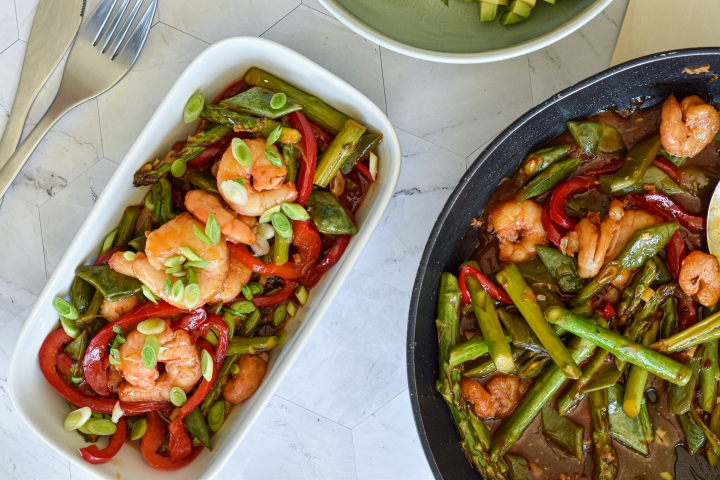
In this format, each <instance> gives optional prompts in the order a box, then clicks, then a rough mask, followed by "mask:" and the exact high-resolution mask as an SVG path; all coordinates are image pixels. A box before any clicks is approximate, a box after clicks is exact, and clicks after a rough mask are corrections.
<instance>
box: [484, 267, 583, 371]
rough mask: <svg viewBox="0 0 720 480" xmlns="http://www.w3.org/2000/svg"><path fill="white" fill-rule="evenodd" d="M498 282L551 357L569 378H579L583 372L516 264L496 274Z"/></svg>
mask: <svg viewBox="0 0 720 480" xmlns="http://www.w3.org/2000/svg"><path fill="white" fill-rule="evenodd" d="M496 278H497V280H498V282H500V285H501V286H502V287H503V288H504V289H505V291H506V292H507V293H508V295H510V298H511V299H512V301H513V303H515V306H516V307H517V309H518V310H520V313H521V314H522V316H523V317H525V320H527V322H528V324H529V325H530V328H532V329H533V331H534V332H535V334H536V335H537V336H538V338H539V339H540V342H541V343H542V344H543V346H544V347H545V350H547V352H548V354H549V355H550V358H552V359H553V362H555V364H556V365H557V366H558V367H559V368H560V370H561V371H562V372H563V373H564V374H565V376H567V377H568V378H579V377H580V375H581V374H582V371H581V370H580V367H578V366H577V364H576V363H575V361H574V360H573V358H572V355H570V353H569V352H568V350H567V348H565V345H564V344H563V343H562V340H560V337H558V335H557V334H556V333H555V331H554V330H553V328H552V327H551V326H550V324H548V322H546V321H545V319H544V318H543V312H542V309H541V308H540V305H538V302H537V300H536V299H535V294H534V293H533V291H532V289H531V288H530V287H529V286H528V284H527V283H525V279H524V278H523V277H522V275H521V274H520V271H519V270H518V268H517V267H516V266H515V264H512V263H511V264H510V265H508V266H507V267H505V268H503V269H502V270H500V272H498V274H497V275H496Z"/></svg>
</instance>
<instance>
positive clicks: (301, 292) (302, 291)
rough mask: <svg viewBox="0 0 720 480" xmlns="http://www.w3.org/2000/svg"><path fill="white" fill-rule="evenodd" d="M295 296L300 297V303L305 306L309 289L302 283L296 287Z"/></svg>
mask: <svg viewBox="0 0 720 480" xmlns="http://www.w3.org/2000/svg"><path fill="white" fill-rule="evenodd" d="M295 298H297V299H298V302H300V305H302V306H305V304H306V303H307V299H308V291H307V288H305V287H304V286H303V285H300V286H299V287H297V288H296V289H295Z"/></svg>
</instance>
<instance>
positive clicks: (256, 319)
mask: <svg viewBox="0 0 720 480" xmlns="http://www.w3.org/2000/svg"><path fill="white" fill-rule="evenodd" d="M258 324H260V310H255V311H254V312H252V313H251V314H250V316H249V317H248V318H247V319H245V321H244V322H243V324H242V326H241V327H240V334H241V335H242V336H243V337H250V336H252V334H253V332H254V331H255V328H256V327H257V326H258Z"/></svg>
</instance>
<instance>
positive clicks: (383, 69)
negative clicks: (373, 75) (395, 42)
mask: <svg viewBox="0 0 720 480" xmlns="http://www.w3.org/2000/svg"><path fill="white" fill-rule="evenodd" d="M382 49H383V47H381V46H380V45H378V52H380V77H381V78H382V84H383V99H384V100H385V116H387V115H388V106H387V91H386V89H385V68H384V67H383V59H382Z"/></svg>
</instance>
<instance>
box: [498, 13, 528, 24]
mask: <svg viewBox="0 0 720 480" xmlns="http://www.w3.org/2000/svg"><path fill="white" fill-rule="evenodd" d="M523 20H525V17H521V16H520V15H518V14H517V13H513V12H505V13H503V14H502V15H500V23H501V24H502V25H512V24H513V23H518V22H522V21H523Z"/></svg>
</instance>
